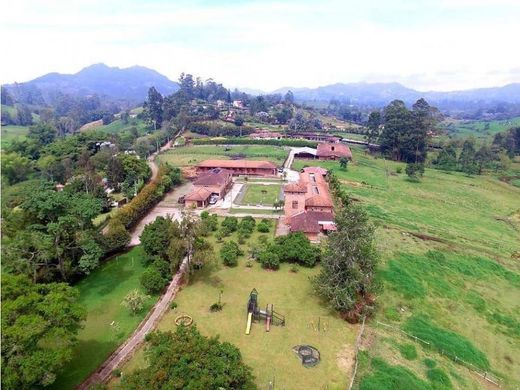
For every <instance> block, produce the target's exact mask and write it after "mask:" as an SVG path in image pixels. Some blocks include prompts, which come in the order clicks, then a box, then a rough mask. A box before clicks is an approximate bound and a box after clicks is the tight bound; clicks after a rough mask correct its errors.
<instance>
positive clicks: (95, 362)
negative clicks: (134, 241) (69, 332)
mask: <svg viewBox="0 0 520 390" xmlns="http://www.w3.org/2000/svg"><path fill="white" fill-rule="evenodd" d="M142 258H143V251H142V249H141V248H140V247H136V248H134V249H132V250H131V251H129V252H127V253H125V254H122V255H119V256H117V257H115V258H112V259H110V260H108V261H107V262H106V263H105V264H103V265H102V266H101V267H99V268H98V269H97V270H95V271H94V272H93V273H91V274H90V275H89V276H87V277H86V278H85V279H83V280H82V281H81V282H79V283H78V284H77V285H76V287H77V288H78V289H79V291H80V302H81V303H82V304H83V305H85V307H86V308H87V320H86V322H85V327H84V328H83V329H82V330H81V331H80V332H79V335H78V339H79V342H78V345H77V346H76V348H75V349H74V352H73V354H74V355H73V360H72V361H71V362H70V363H69V364H68V365H67V366H66V367H65V369H64V371H63V372H64V373H63V374H62V375H60V376H58V378H57V380H56V382H55V383H54V385H53V386H52V387H51V388H52V389H56V390H58V389H60V390H61V389H73V388H74V387H75V386H77V385H78V384H79V383H81V382H82V381H83V380H84V379H85V378H86V377H87V376H88V375H89V374H90V373H91V372H92V371H94V370H95V369H96V368H97V367H98V366H99V365H100V364H101V363H103V361H104V360H105V359H106V358H107V357H108V356H109V355H110V354H111V353H112V352H113V351H114V350H115V349H116V348H117V347H118V346H119V345H120V344H121V343H122V342H123V341H124V340H125V339H126V338H127V337H128V336H129V335H130V334H131V333H132V332H133V331H134V329H135V328H136V327H137V325H138V324H139V322H141V320H142V319H143V318H144V317H145V315H146V314H147V312H148V311H149V310H150V308H151V307H152V306H153V304H154V302H155V299H154V298H153V297H150V298H149V299H148V300H147V302H146V305H145V308H144V310H143V311H142V312H140V313H139V314H137V315H132V314H130V312H129V311H128V309H127V308H125V307H123V306H122V305H121V302H122V300H123V298H124V297H125V295H126V294H128V293H129V292H130V291H132V290H134V289H136V288H137V289H140V283H139V278H140V276H141V274H142V272H143V270H144V267H143V265H142V262H141V261H142ZM111 324H113V325H111Z"/></svg>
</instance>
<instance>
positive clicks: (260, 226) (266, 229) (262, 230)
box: [256, 222, 269, 233]
mask: <svg viewBox="0 0 520 390" xmlns="http://www.w3.org/2000/svg"><path fill="white" fill-rule="evenodd" d="M256 230H258V231H259V232H260V233H269V225H268V224H266V223H263V222H260V223H259V224H258V225H257V226H256Z"/></svg>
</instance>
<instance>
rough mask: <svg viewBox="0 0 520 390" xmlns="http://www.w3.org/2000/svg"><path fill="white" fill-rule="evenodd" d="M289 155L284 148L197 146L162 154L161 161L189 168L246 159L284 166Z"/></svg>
mask: <svg viewBox="0 0 520 390" xmlns="http://www.w3.org/2000/svg"><path fill="white" fill-rule="evenodd" d="M287 155H288V152H287V151H286V150H284V149H283V148H280V147H276V146H268V145H267V146H266V145H195V146H185V147H180V148H174V149H172V150H169V151H167V152H166V153H163V154H161V155H160V156H159V160H160V161H164V162H168V163H170V164H172V165H174V166H187V165H195V164H197V163H199V162H201V161H203V160H208V159H224V160H227V159H231V158H245V159H247V160H267V161H271V162H273V163H274V164H277V165H282V164H283V162H284V161H285V158H286V157H287Z"/></svg>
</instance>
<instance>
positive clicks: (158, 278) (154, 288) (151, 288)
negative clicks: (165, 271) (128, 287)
mask: <svg viewBox="0 0 520 390" xmlns="http://www.w3.org/2000/svg"><path fill="white" fill-rule="evenodd" d="M167 283H168V281H167V280H166V279H165V278H163V277H162V275H161V274H160V272H159V271H158V270H157V269H156V268H154V267H150V268H147V269H146V270H145V271H144V272H143V274H142V275H141V286H143V288H144V289H145V291H146V292H147V293H148V294H157V293H160V292H161V291H162V290H163V289H164V287H165V286H166V284H167Z"/></svg>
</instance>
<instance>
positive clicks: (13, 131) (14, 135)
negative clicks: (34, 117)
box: [0, 125, 29, 149]
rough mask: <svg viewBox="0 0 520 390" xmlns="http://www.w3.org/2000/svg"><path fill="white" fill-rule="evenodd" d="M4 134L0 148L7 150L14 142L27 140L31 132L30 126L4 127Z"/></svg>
mask: <svg viewBox="0 0 520 390" xmlns="http://www.w3.org/2000/svg"><path fill="white" fill-rule="evenodd" d="M1 131H2V134H1V143H0V147H1V148H2V149H3V148H6V147H7V146H9V145H10V144H11V143H12V142H13V141H15V140H18V141H21V140H23V139H25V136H26V135H27V133H28V132H29V127H28V126H14V125H9V126H2V130H1Z"/></svg>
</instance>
